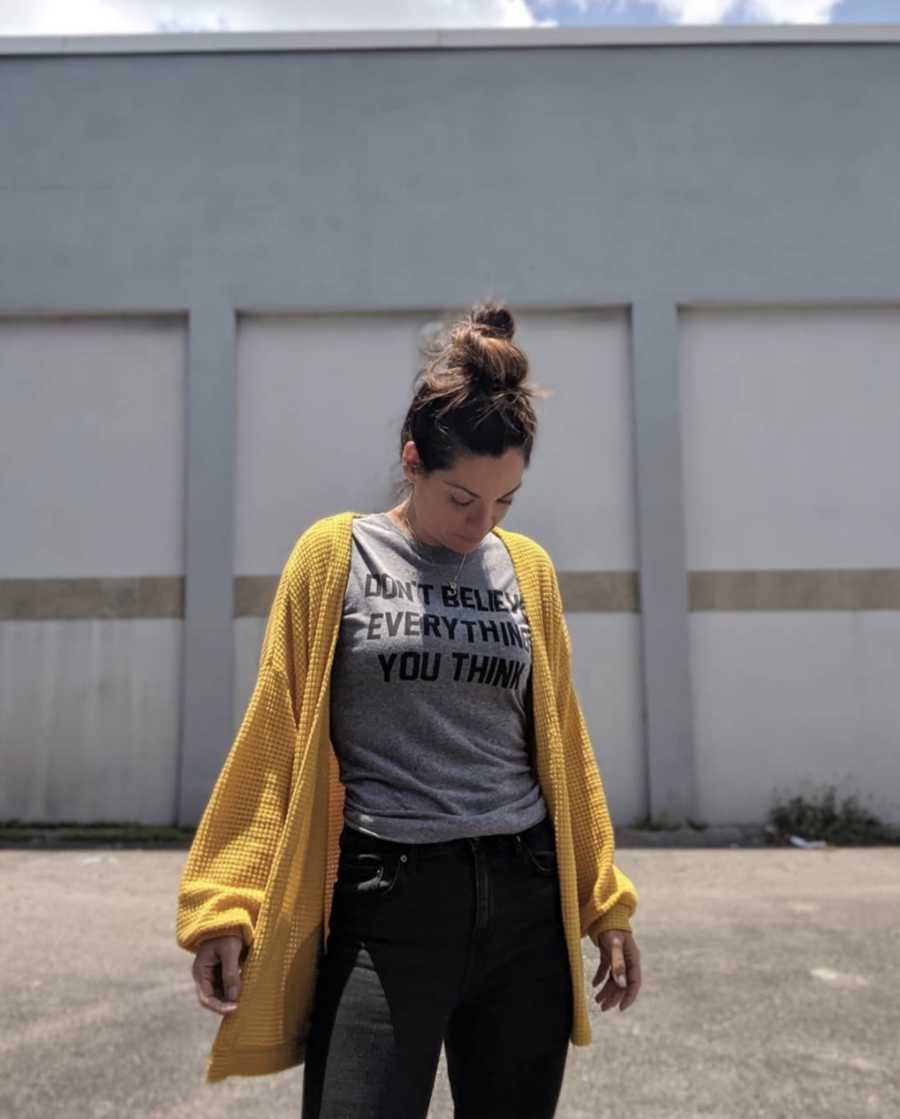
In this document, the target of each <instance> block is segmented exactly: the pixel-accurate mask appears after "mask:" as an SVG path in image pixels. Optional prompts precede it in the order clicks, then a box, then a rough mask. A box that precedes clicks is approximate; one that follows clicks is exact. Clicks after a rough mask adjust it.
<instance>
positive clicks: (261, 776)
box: [175, 511, 638, 1082]
mask: <svg viewBox="0 0 900 1119" xmlns="http://www.w3.org/2000/svg"><path fill="white" fill-rule="evenodd" d="M360 515H361V514H359V513H355V512H349V511H348V512H343V513H335V514H331V515H329V516H326V517H322V518H320V519H319V520H317V521H315V522H314V523H313V524H311V525H310V526H309V527H308V528H307V529H306V531H305V532H304V533H303V534H302V535H301V536H300V537H299V538H298V539H297V541H296V543H295V544H294V547H293V548H292V550H291V553H290V555H289V556H288V559H287V562H286V563H285V565H284V568H283V570H282V572H281V577H280V578H279V581H278V586H277V588H276V591H275V597H274V599H273V602H272V606H271V609H270V611H269V616H268V620H267V622H266V628H265V634H264V637H263V642H262V648H261V651H260V658H259V672H258V675H257V679H256V684H255V686H254V689H253V693H252V695H251V697H250V700H249V702H248V704H247V708H246V711H245V713H244V717H243V719H242V721H241V725H240V727H239V729H238V732H237V735H236V737H235V739H234V742H233V743H232V745H231V748H230V750H229V752H228V755H227V757H226V758H225V761H224V764H223V767H222V770H221V772H220V773H219V776H218V778H217V780H216V782H215V785H214V787H213V789H212V793H211V795H210V798H209V801H208V803H207V805H206V808H205V809H204V811H203V814H202V816H201V818H200V821H199V823H198V825H197V830H196V832H195V835H194V839H193V842H192V844H191V848H190V851H189V852H188V855H187V859H186V861H185V864H184V867H183V869H182V873H181V879H180V882H179V887H178V897H177V908H176V921H175V926H176V928H175V933H176V941H177V943H178V945H179V946H180V947H182V948H184V949H186V950H187V951H190V952H195V951H196V950H197V947H198V946H199V944H200V942H201V941H202V940H204V939H206V938H207V937H211V936H221V935H223V934H225V933H231V934H234V935H240V936H242V937H243V940H244V943H245V945H246V946H247V954H246V957H245V959H244V961H243V964H242V966H241V991H240V996H239V998H238V1007H237V1010H235V1011H232V1013H231V1014H230V1015H228V1016H226V1017H223V1018H222V1019H221V1023H220V1025H219V1028H218V1032H217V1033H216V1036H215V1038H214V1040H213V1043H212V1048H211V1051H210V1053H209V1056H208V1060H207V1066H206V1080H207V1081H208V1082H213V1081H218V1080H223V1079H225V1078H226V1077H228V1076H235V1075H238V1076H258V1075H264V1074H267V1073H274V1072H279V1071H281V1070H283V1069H287V1068H290V1067H292V1066H294V1065H299V1064H302V1062H303V1060H304V1058H305V1049H306V1038H307V1035H308V1032H309V1024H310V1011H311V1008H312V999H313V993H314V989H315V981H316V974H317V970H318V963H319V958H320V953H321V950H322V947H323V945H324V938H325V935H326V930H327V929H328V921H329V915H330V910H331V894H332V889H333V887H334V882H335V880H336V878H337V864H338V855H339V847H338V837H339V835H340V832H341V829H342V827H343V817H344V786H343V785H342V784H341V782H340V778H339V767H338V761H337V757H336V755H335V752H334V748H333V746H332V743H331V740H330V737H329V707H330V690H331V689H330V684H331V667H332V662H333V658H334V650H335V645H336V641H337V636H338V632H339V629H340V622H341V614H342V609H343V602H344V591H345V588H346V583H347V577H348V574H349V570H350V555H351V534H350V529H351V523H352V519H353V517H356V516H360ZM493 531H494V532H495V533H496V535H497V536H498V537H499V538H500V539H501V541H502V542H503V543H504V544H505V545H506V547H507V548H508V550H509V553H510V556H511V558H512V562H513V566H514V568H515V573H516V578H517V580H518V583H519V589H520V592H521V594H522V598H523V601H524V606H525V612H526V614H527V616H528V620H529V626H530V630H531V644H532V685H533V687H532V703H533V708H534V758H535V768H536V770H537V777H538V781H539V782H540V785H541V790H542V792H543V795H544V799H545V800H546V802H547V806H548V810H549V813H550V816H551V818H552V820H553V825H554V829H555V832H556V850H557V863H558V867H559V879H560V893H561V904H562V918H563V927H564V930H565V937H566V946H567V949H568V956H569V965H570V971H571V977H572V990H573V995H574V1016H573V1022H572V1033H571V1041H572V1044H573V1045H589V1044H590V1043H591V1041H592V1035H591V1025H590V1020H589V1017H588V1009H587V998H586V994H585V977H584V970H583V963H582V955H581V938H582V937H584V936H588V937H590V939H591V940H592V941H593V942H594V943H595V944H596V943H597V937H598V935H599V933H600V932H603V931H605V930H607V929H623V930H628V931H630V929H631V925H630V921H629V918H630V917H631V916H632V915H633V914H634V912H635V910H636V908H637V904H638V894H637V890H636V889H635V886H634V884H633V883H632V882H631V880H630V879H629V878H628V877H627V876H626V875H625V874H624V873H623V872H622V871H621V870H619V868H618V867H616V866H615V865H614V862H613V857H614V852H615V837H614V832H613V826H612V823H611V821H610V817H609V811H608V809H607V804H606V795H605V793H604V790H603V784H602V781H601V777H600V773H599V770H598V768H597V762H596V759H595V757H594V751H593V748H592V745H591V740H590V737H589V735H588V730H587V725H586V723H585V721H584V716H583V714H582V711H581V707H580V704H579V701H578V697H577V695H576V692H575V688H574V685H573V683H572V678H571V642H570V638H569V632H568V628H567V625H566V620H565V615H564V613H563V608H562V599H561V597H560V592H559V584H558V582H557V577H556V571H555V569H554V566H553V562H552V560H551V559H550V556H549V554H548V553H547V552H546V550H545V549H544V548H543V547H541V545H540V544H538V543H537V542H536V541H534V540H533V539H531V538H530V537H528V536H526V535H525V534H523V533H519V532H513V531H511V530H508V529H503V528H500V527H499V526H498V527H497V528H495V529H494V530H493Z"/></svg>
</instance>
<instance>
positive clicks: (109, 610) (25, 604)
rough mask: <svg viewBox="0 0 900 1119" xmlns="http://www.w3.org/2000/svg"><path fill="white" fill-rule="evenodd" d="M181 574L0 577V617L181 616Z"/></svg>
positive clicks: (41, 618)
mask: <svg viewBox="0 0 900 1119" xmlns="http://www.w3.org/2000/svg"><path fill="white" fill-rule="evenodd" d="M183 615H184V576H182V575H134V576H117V577H110V578H84V579H0V619H2V620H3V621H26V620H27V621H44V620H47V621H49V620H57V621H60V620H64V619H69V618H181V617H183Z"/></svg>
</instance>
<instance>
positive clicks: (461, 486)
mask: <svg viewBox="0 0 900 1119" xmlns="http://www.w3.org/2000/svg"><path fill="white" fill-rule="evenodd" d="M444 485H445V486H456V487H457V489H460V490H465V491H466V493H467V494H471V496H472V497H481V494H478V493H475V491H474V490H470V489H466V487H465V486H464V485H463V484H462V482H445V483H444ZM521 485H522V483H521V482H519V485H518V486H513V488H512V489H511V490H509V491H508V492H507V493H503V494H501V495H500V496H501V497H509V495H510V494H511V493H515V492H516V490H517V489H518V488H519V486H521Z"/></svg>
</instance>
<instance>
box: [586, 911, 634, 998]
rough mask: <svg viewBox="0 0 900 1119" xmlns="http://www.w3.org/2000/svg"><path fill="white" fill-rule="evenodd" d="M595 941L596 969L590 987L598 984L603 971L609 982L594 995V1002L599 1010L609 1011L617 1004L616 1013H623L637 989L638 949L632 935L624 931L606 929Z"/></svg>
mask: <svg viewBox="0 0 900 1119" xmlns="http://www.w3.org/2000/svg"><path fill="white" fill-rule="evenodd" d="M597 940H598V942H599V948H600V966H599V967H598V968H597V971H596V973H595V975H594V978H593V979H592V980H591V986H592V987H596V986H597V984H598V983H602V982H603V978H604V976H605V975H606V973H607V971H608V972H609V979H607V981H606V985H605V986H604V987H602V988H601V989H600V990H599V991H598V992H597V994H596V995H594V1002H599V1003H600V1004H601V1005H600V1009H601V1010H610V1009H612V1007H614V1006H615V1005H616V1004H617V1003H618V1006H619V1010H627V1009H628V1007H629V1006H631V1004H632V1003H633V1002H634V1000H635V999H636V998H637V996H638V991H639V990H640V989H641V953H640V950H639V949H638V946H637V943H636V942H635V939H634V936H633V934H632V933H630V932H625V930H624V929H607V931H606V932H602V933H600V935H599V936H598V938H597ZM617 980H618V981H617Z"/></svg>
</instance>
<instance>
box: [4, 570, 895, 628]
mask: <svg viewBox="0 0 900 1119" xmlns="http://www.w3.org/2000/svg"><path fill="white" fill-rule="evenodd" d="M558 576H559V586H560V592H561V594H562V598H563V603H564V605H565V609H566V612H567V613H570V614H634V613H638V612H639V611H640V593H639V592H640V586H639V578H638V573H637V572H636V571H559V572H558ZM277 583H278V576H277V575H239V576H237V578H236V579H235V581H234V616H235V617H237V618H244V617H250V618H264V617H266V615H267V614H268V612H269V607H270V605H271V603H272V598H273V596H274V594H275V587H276V586H277ZM688 602H689V608H690V610H692V611H706V610H722V611H740V610H768V611H783V610H900V568H894V567H887V568H850V569H844V570H818V571H817V570H815V569H810V570H800V569H796V570H785V571H691V572H689V573H688ZM183 616H184V578H183V576H180V575H147V576H135V577H130V578H129V577H123V578H85V579H0V620H4V621H51V620H64V619H75V618H181V617H183Z"/></svg>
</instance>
